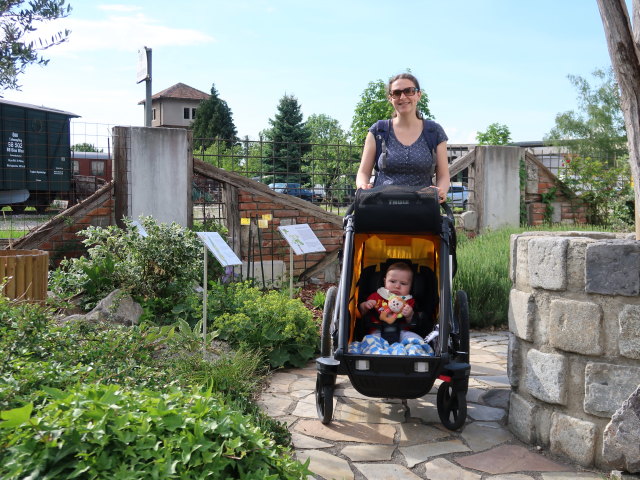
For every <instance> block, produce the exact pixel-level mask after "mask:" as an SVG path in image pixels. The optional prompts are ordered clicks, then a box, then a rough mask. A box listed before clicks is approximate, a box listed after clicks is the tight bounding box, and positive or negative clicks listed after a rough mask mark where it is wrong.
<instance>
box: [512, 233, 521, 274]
mask: <svg viewBox="0 0 640 480" xmlns="http://www.w3.org/2000/svg"><path fill="white" fill-rule="evenodd" d="M518 238H520V235H519V234H516V233H514V234H512V235H511V238H510V240H509V280H511V283H513V284H515V283H516V266H517V264H518Z"/></svg>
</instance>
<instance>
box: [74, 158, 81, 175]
mask: <svg viewBox="0 0 640 480" xmlns="http://www.w3.org/2000/svg"><path fill="white" fill-rule="evenodd" d="M78 173H80V162H79V161H78V160H74V161H73V174H74V175H77V174H78Z"/></svg>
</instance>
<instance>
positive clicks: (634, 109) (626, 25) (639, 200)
mask: <svg viewBox="0 0 640 480" xmlns="http://www.w3.org/2000/svg"><path fill="white" fill-rule="evenodd" d="M598 7H599V9H600V16H601V17H602V23H603V25H604V32H605V36H606V38H607V46H608V48H609V56H610V57H611V63H612V65H613V69H614V71H615V72H616V78H617V80H618V85H619V87H620V104H621V106H622V114H623V116H624V121H625V125H626V129H627V138H628V146H629V165H630V166H631V175H632V178H633V185H634V192H635V207H636V208H635V220H636V239H637V240H640V51H639V44H640V0H633V24H634V25H635V26H636V28H635V30H632V28H631V21H630V19H629V12H628V11H627V5H626V3H625V0H598Z"/></svg>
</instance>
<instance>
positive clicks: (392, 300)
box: [380, 294, 410, 323]
mask: <svg viewBox="0 0 640 480" xmlns="http://www.w3.org/2000/svg"><path fill="white" fill-rule="evenodd" d="M409 297H410V295H409ZM406 300H407V299H406V298H404V297H400V296H398V295H394V294H390V295H389V298H388V299H387V301H386V302H384V303H383V304H382V308H381V309H380V320H383V321H385V322H387V323H393V322H395V321H396V320H397V319H398V318H402V313H401V312H402V308H403V307H404V306H405V304H406V303H407V302H406Z"/></svg>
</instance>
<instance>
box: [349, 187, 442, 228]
mask: <svg viewBox="0 0 640 480" xmlns="http://www.w3.org/2000/svg"><path fill="white" fill-rule="evenodd" d="M437 192H438V191H437V189H435V188H433V187H405V186H399V185H390V186H384V187H375V188H371V189H369V190H362V189H360V190H358V191H357V192H356V201H355V204H354V218H355V222H354V231H355V232H356V233H358V232H390V233H391V232H393V233H424V232H429V233H434V234H439V233H440V232H441V230H442V219H441V217H440V205H439V203H438V194H437Z"/></svg>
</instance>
